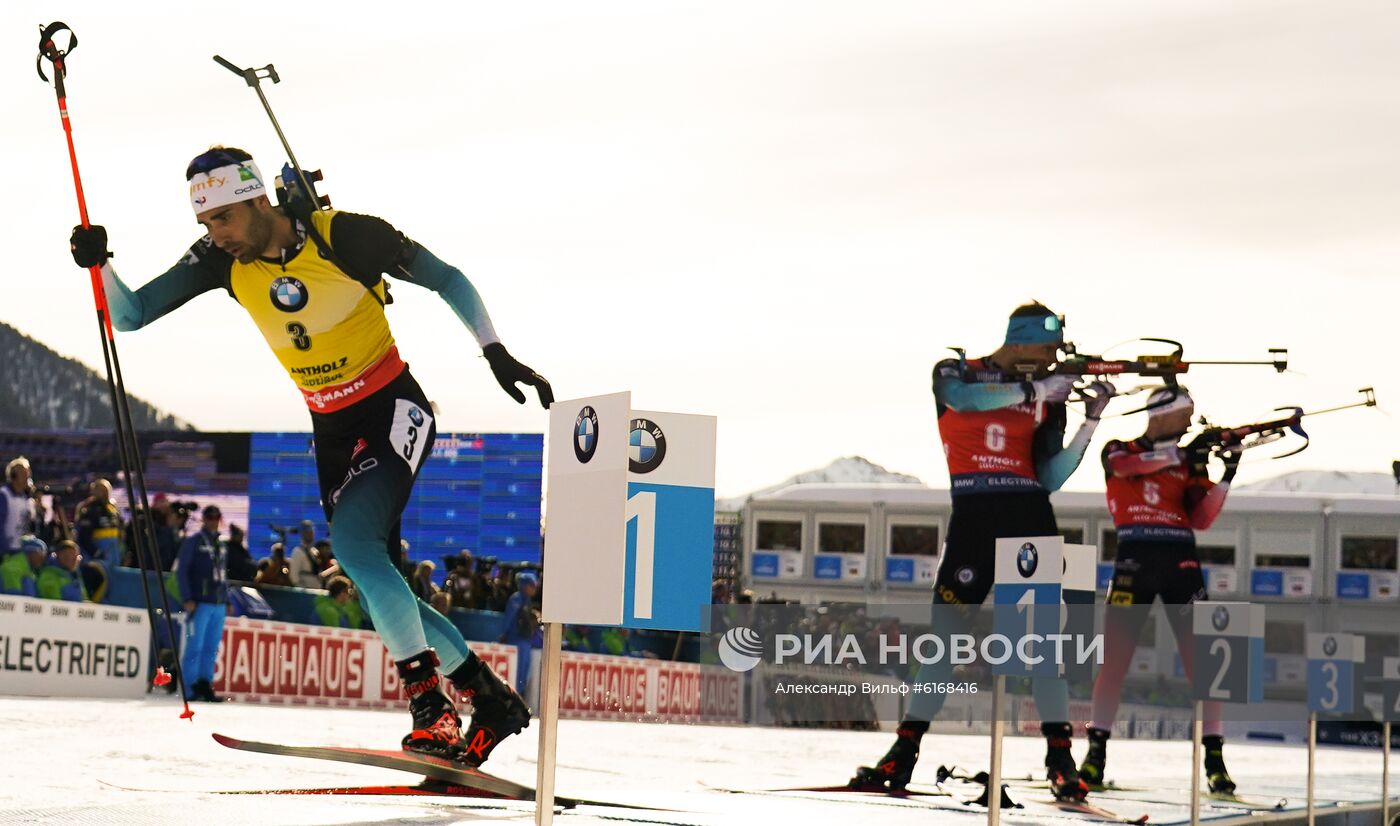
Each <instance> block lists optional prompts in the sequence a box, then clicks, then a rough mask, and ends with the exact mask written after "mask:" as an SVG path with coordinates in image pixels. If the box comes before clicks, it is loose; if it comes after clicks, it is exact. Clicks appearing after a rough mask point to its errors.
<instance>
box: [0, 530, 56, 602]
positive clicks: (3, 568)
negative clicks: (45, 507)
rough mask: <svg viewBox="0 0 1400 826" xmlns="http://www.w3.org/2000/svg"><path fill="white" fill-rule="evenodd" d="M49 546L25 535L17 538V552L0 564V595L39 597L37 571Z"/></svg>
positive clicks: (36, 538)
mask: <svg viewBox="0 0 1400 826" xmlns="http://www.w3.org/2000/svg"><path fill="white" fill-rule="evenodd" d="M48 552H49V546H48V545H47V544H46V543H45V542H44V540H42V539H40V538H39V537H37V536H33V535H32V534H25V535H24V536H21V537H20V538H19V550H17V551H15V552H14V553H11V554H9V555H7V556H6V557H5V560H4V561H3V562H0V594H9V595H10V596H16V597H37V596H39V589H38V577H39V569H40V568H42V567H44V556H45V555H46V554H48Z"/></svg>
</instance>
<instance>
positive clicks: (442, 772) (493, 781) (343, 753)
mask: <svg viewBox="0 0 1400 826" xmlns="http://www.w3.org/2000/svg"><path fill="white" fill-rule="evenodd" d="M213 737H214V740H215V742H217V743H218V744H219V745H221V746H227V747H228V748H231V749H239V750H241V751H252V752H258V753H259V754H276V755H282V756H285V757H309V758H312V759H315V760H332V761H335V762H339V763H356V764H358V765H362V766H377V767H379V768H382V769H393V770H395V771H404V772H410V773H413V774H421V775H423V776H424V777H427V778H429V779H432V780H436V781H438V782H440V783H445V784H449V785H456V786H464V787H467V788H470V789H477V790H479V791H482V792H487V793H489V794H491V795H494V796H496V797H497V798H502V799H510V800H521V801H533V800H534V799H535V790H534V789H533V788H531V787H529V786H525V785H522V784H520V783H515V782H513V781H510V780H506V779H505V778H502V777H496V776H495V775H493V774H487V773H486V772H483V771H481V770H479V769H473V768H471V767H470V766H464V765H461V764H459V763H456V762H454V761H452V760H448V759H446V758H442V757H433V756H431V755H426V754H417V753H414V752H407V751H387V750H377V749H351V748H338V747H335V746H285V745H281V744H278V743H259V742H257V741H254V740H240V739H238V738H236V737H229V736H227V735H223V734H214V735H213ZM554 803H555V805H556V806H563V807H564V808H566V809H572V808H574V807H576V806H605V807H609V808H618V809H637V810H646V811H670V810H667V809H656V808H654V807H650V806H633V805H629V804H626V803H609V802H605V801H600V800H584V799H582V798H571V797H562V796H556V797H555V798H554Z"/></svg>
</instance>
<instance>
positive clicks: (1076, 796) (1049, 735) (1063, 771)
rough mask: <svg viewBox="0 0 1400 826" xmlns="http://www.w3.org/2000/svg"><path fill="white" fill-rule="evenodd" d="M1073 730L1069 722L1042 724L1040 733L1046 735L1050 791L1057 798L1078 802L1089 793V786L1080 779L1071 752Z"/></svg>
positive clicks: (1046, 771)
mask: <svg viewBox="0 0 1400 826" xmlns="http://www.w3.org/2000/svg"><path fill="white" fill-rule="evenodd" d="M1073 732H1074V729H1073V728H1072V727H1071V726H1070V724H1069V723H1041V724H1040V733H1041V734H1043V735H1045V779H1046V780H1049V781H1050V793H1051V794H1053V795H1055V799H1057V800H1070V801H1075V802H1078V801H1080V800H1083V799H1084V797H1085V796H1086V795H1088V794H1089V786H1088V785H1087V784H1085V782H1084V781H1083V780H1081V779H1079V769H1078V768H1076V766H1075V764H1074V755H1073V754H1071V753H1070V745H1071V741H1070V735H1071V734H1072V733H1073Z"/></svg>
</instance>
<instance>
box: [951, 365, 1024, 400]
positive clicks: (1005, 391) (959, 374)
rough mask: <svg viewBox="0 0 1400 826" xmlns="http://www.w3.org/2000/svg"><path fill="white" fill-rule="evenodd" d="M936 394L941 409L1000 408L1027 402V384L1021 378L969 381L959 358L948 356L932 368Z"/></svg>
mask: <svg viewBox="0 0 1400 826" xmlns="http://www.w3.org/2000/svg"><path fill="white" fill-rule="evenodd" d="M933 397H934V399H935V400H937V402H938V406H939V407H940V408H945V407H946V408H948V409H949V410H957V411H962V412H970V411H977V410H999V409H1001V408H1003V407H1011V406H1013V405H1017V404H1024V403H1025V401H1026V385H1025V383H1024V382H1019V381H1003V382H971V381H966V380H965V379H964V378H963V368H962V365H961V364H960V363H959V362H958V361H957V360H956V359H949V360H947V361H941V362H939V363H938V366H937V367H935V368H933Z"/></svg>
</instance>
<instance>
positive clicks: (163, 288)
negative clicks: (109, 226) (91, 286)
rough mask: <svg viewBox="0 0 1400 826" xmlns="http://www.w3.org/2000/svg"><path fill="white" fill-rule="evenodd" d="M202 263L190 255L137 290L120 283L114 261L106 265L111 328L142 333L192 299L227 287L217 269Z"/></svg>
mask: <svg viewBox="0 0 1400 826" xmlns="http://www.w3.org/2000/svg"><path fill="white" fill-rule="evenodd" d="M191 258H195V260H193V261H191V260H190V259H191ZM199 262H200V260H199V259H198V258H197V257H195V256H194V254H193V253H191V254H190V255H188V256H186V257H185V258H184V259H182V260H181V261H180V263H178V264H176V265H175V266H173V267H171V268H170V269H168V270H166V271H165V272H163V273H161V274H160V275H158V276H156V277H155V278H154V279H152V280H151V281H150V282H149V283H147V284H146V285H144V286H142V287H141V288H139V289H137V290H132V289H131V288H130V287H128V286H127V285H126V283H125V282H124V281H122V280H121V278H120V277H119V276H118V275H117V271H116V270H114V269H112V262H110V261H108V262H107V263H105V264H103V265H102V285H103V287H104V289H106V291H107V308H108V309H109V310H110V311H111V314H112V326H113V327H116V328H117V329H118V330H121V331H122V332H124V333H126V332H130V331H132V330H139V329H141V328H142V327H145V326H146V325H147V324H150V323H151V322H152V321H155V320H156V319H158V318H160V317H161V316H163V315H165V314H166V313H168V312H170V311H172V310H174V309H176V308H178V307H180V306H181V305H183V304H184V303H185V302H186V301H189V300H190V299H191V298H194V297H195V296H197V295H200V294H201V293H206V292H208V291H210V290H215V289H218V288H220V287H223V286H225V282H224V279H223V278H222V277H221V276H220V275H219V273H218V272H217V271H216V270H215V269H214V268H211V267H207V266H200V265H199Z"/></svg>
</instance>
